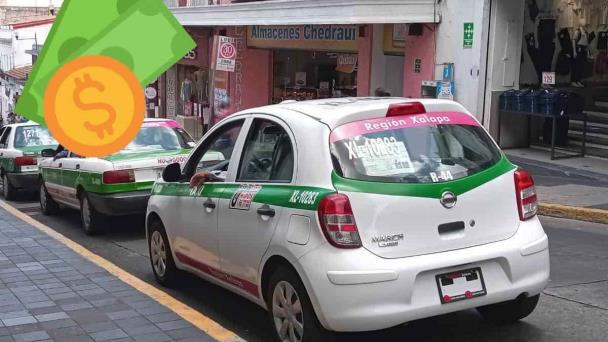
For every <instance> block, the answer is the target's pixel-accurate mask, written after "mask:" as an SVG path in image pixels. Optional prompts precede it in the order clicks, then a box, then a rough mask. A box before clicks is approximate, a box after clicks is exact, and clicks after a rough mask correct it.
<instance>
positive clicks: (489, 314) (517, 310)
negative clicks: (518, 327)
mask: <svg viewBox="0 0 608 342" xmlns="http://www.w3.org/2000/svg"><path fill="white" fill-rule="evenodd" d="M539 297H540V295H536V296H532V297H523V296H522V297H520V298H516V299H514V300H510V301H507V302H502V303H496V304H491V305H486V306H482V307H479V308H477V311H479V313H480V314H481V315H482V316H483V318H484V319H486V320H488V321H490V322H492V323H496V324H510V323H515V322H517V321H519V320H520V319H522V318H525V317H527V316H528V315H530V314H531V313H532V311H534V309H535V308H536V304H538V298H539Z"/></svg>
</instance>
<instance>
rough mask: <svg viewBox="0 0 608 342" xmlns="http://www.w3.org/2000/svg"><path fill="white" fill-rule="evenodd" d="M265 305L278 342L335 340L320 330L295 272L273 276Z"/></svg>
mask: <svg viewBox="0 0 608 342" xmlns="http://www.w3.org/2000/svg"><path fill="white" fill-rule="evenodd" d="M266 304H267V307H268V314H269V316H270V320H271V324H272V327H273V331H274V335H275V340H276V341H281V342H311V341H331V340H333V334H332V333H331V332H329V331H327V330H325V329H324V328H323V327H322V326H321V323H320V322H319V320H318V318H317V315H316V314H315V311H314V309H313V307H312V304H311V302H310V298H309V297H308V293H307V292H306V289H305V288H304V284H303V283H302V281H301V280H300V277H299V276H298V275H297V274H296V272H295V271H293V270H291V269H289V268H287V267H281V268H279V269H277V270H276V271H275V272H274V273H273V274H272V275H271V276H270V281H269V286H268V289H267V292H266Z"/></svg>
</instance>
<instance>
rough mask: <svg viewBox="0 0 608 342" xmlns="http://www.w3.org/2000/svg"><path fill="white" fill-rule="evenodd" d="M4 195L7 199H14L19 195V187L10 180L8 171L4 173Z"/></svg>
mask: <svg viewBox="0 0 608 342" xmlns="http://www.w3.org/2000/svg"><path fill="white" fill-rule="evenodd" d="M2 195H3V196H4V199H5V200H7V201H12V200H14V199H15V198H16V197H17V188H15V187H14V186H13V185H12V184H11V182H10V181H9V180H8V175H7V174H6V172H5V173H4V174H3V175H2Z"/></svg>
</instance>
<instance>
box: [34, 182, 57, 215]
mask: <svg viewBox="0 0 608 342" xmlns="http://www.w3.org/2000/svg"><path fill="white" fill-rule="evenodd" d="M38 201H39V203H40V211H42V214H44V215H47V216H49V215H53V214H56V213H57V212H58V211H59V205H58V204H57V202H55V200H53V198H51V196H50V195H49V193H48V191H46V186H44V180H42V179H41V180H40V188H39V194H38Z"/></svg>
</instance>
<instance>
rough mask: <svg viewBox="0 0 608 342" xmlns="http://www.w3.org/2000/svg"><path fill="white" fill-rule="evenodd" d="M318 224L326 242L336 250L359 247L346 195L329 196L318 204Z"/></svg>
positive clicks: (357, 234) (355, 227)
mask: <svg viewBox="0 0 608 342" xmlns="http://www.w3.org/2000/svg"><path fill="white" fill-rule="evenodd" d="M319 222H321V228H322V230H323V234H325V238H327V241H328V242H329V243H331V244H332V245H333V246H335V247H338V248H358V247H361V239H360V238H359V231H358V230H357V224H356V223H355V216H354V215H353V210H352V208H351V206H350V201H349V199H348V197H347V196H346V195H343V194H331V195H327V196H325V197H324V198H323V200H321V203H320V204H319Z"/></svg>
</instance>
